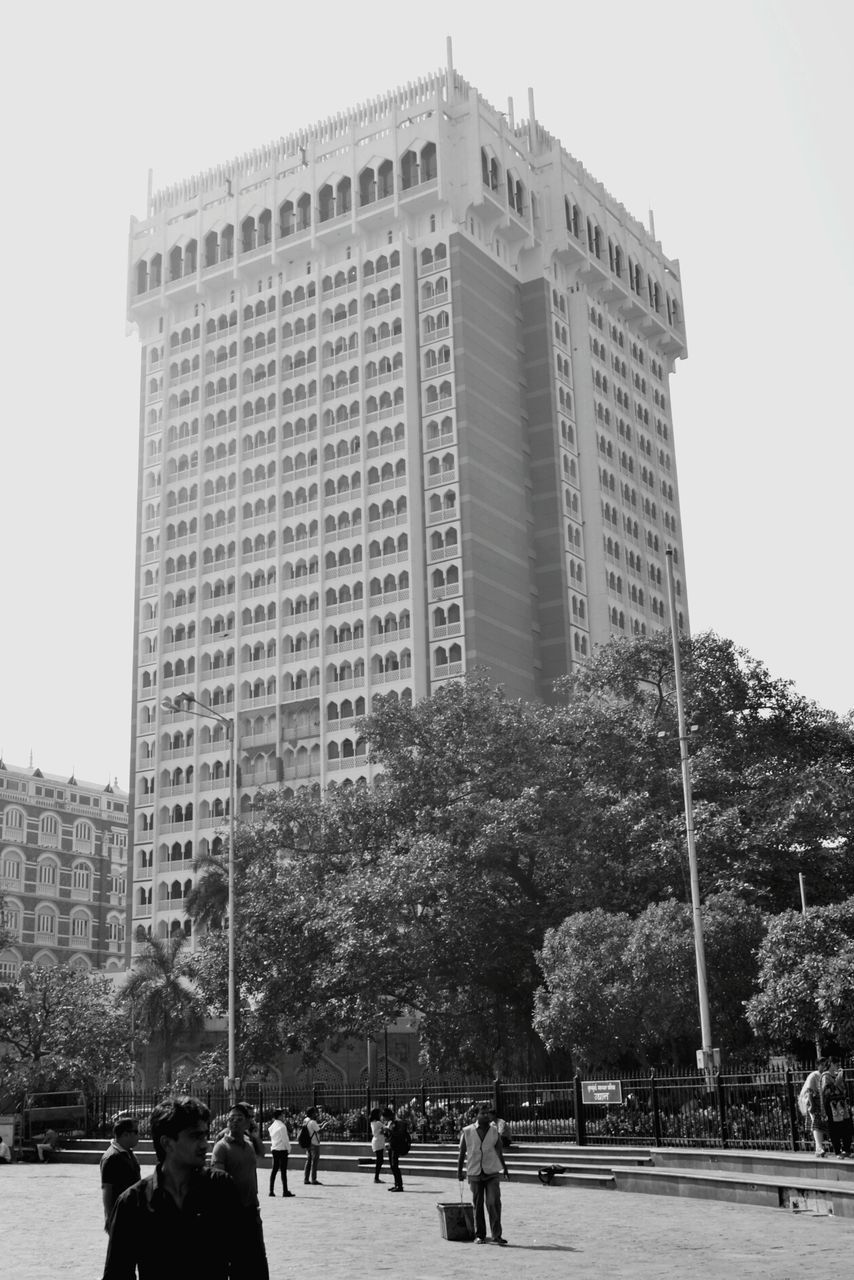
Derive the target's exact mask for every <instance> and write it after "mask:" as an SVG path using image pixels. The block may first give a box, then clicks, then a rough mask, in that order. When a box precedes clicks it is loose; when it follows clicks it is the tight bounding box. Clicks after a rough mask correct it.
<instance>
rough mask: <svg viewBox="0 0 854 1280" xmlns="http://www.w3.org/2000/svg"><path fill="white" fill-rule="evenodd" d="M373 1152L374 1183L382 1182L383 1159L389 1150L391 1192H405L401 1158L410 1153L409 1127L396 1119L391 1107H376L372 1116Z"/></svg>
mask: <svg viewBox="0 0 854 1280" xmlns="http://www.w3.org/2000/svg"><path fill="white" fill-rule="evenodd" d="M369 1120H370V1126H371V1151H373V1153H374V1182H382V1178H381V1177H380V1171H381V1169H382V1167H383V1157H384V1155H385V1152H386V1150H388V1165H389V1168H390V1169H391V1176H392V1178H393V1179H394V1185H393V1186H391V1187H389V1191H402V1190H403V1176H402V1174H401V1172H400V1157H401V1156H405V1155H406V1153H407V1152H408V1151H409V1146H410V1142H411V1139H410V1136H409V1126H408V1125H407V1123H406V1121H405V1120H403V1119H398V1118H397V1117H395V1114H394V1111H393V1110H392V1108H391V1107H383V1108H382V1110H380V1108H379V1107H374V1109H373V1111H372V1112H371V1114H370V1118H369Z"/></svg>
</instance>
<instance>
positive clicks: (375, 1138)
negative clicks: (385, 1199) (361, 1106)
mask: <svg viewBox="0 0 854 1280" xmlns="http://www.w3.org/2000/svg"><path fill="white" fill-rule="evenodd" d="M370 1120H371V1151H373V1153H374V1162H375V1163H374V1182H382V1178H381V1177H380V1169H381V1168H382V1167H383V1152H384V1151H385V1129H384V1128H383V1120H382V1112H381V1111H380V1109H379V1107H374V1109H373V1111H372V1112H371V1116H370Z"/></svg>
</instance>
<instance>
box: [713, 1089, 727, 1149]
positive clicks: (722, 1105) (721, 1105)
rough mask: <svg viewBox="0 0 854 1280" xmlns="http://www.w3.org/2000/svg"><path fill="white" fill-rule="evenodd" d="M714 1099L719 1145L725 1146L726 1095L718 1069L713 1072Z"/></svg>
mask: <svg viewBox="0 0 854 1280" xmlns="http://www.w3.org/2000/svg"><path fill="white" fill-rule="evenodd" d="M715 1100H716V1102H717V1107H718V1125H719V1127H720V1132H721V1146H722V1147H724V1148H726V1144H727V1123H726V1095H725V1094H724V1082H723V1077H722V1076H721V1073H720V1071H717V1072H716V1073H715Z"/></svg>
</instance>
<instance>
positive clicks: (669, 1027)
mask: <svg viewBox="0 0 854 1280" xmlns="http://www.w3.org/2000/svg"><path fill="white" fill-rule="evenodd" d="M703 915H704V938H705V953H706V967H707V973H708V987H709V1005H710V1008H711V1015H712V1025H713V1028H714V1033H715V1036H716V1043H721V1044H724V1045H726V1047H727V1049H728V1050H730V1051H732V1050H736V1051H738V1050H741V1049H744V1048H745V1047H746V1045H747V1044H748V1042H749V1039H750V1028H749V1026H748V1025H747V1022H746V1019H745V1016H744V1002H745V1001H746V1000H747V999H748V997H749V996H750V994H751V992H752V991H753V987H754V983H755V979H756V973H757V963H756V959H755V953H756V950H757V947H758V946H759V944H760V942H761V940H762V937H763V935H764V920H763V917H762V913H761V912H760V911H759V909H758V908H757V907H753V906H750V905H749V904H747V903H745V902H743V901H742V900H741V899H740V898H739V897H737V896H736V895H735V894H732V893H722V894H717V895H714V896H713V897H711V898H708V899H707V900H706V903H705V904H704V912H703ZM538 960H539V963H540V966H541V968H542V971H543V976H544V978H545V982H544V983H543V985H542V986H540V987H539V988H538V990H537V992H536V995H535V1000H534V1026H535V1028H536V1030H537V1031H538V1032H539V1034H540V1035H541V1036H542V1037H543V1040H544V1041H545V1043H546V1044H547V1045H548V1047H549V1048H550V1049H552V1050H561V1049H562V1050H564V1051H566V1052H567V1053H569V1054H570V1055H571V1056H572V1058H573V1060H574V1061H575V1062H576V1063H583V1064H585V1065H587V1066H599V1065H611V1064H614V1065H620V1064H623V1063H625V1064H627V1065H628V1064H632V1065H635V1064H638V1063H640V1064H641V1065H643V1066H649V1065H651V1064H652V1065H657V1064H659V1063H662V1062H663V1063H674V1062H680V1061H688V1060H689V1059H690V1058H692V1057H693V1053H694V1050H695V1049H697V1048H699V1046H700V1032H699V1009H698V997H697V977H696V960H695V950H694V930H693V921H692V913H691V908H690V907H689V906H688V905H687V904H686V903H682V902H676V901H674V900H673V899H671V900H670V901H668V902H660V903H654V904H652V905H651V906H648V907H647V908H646V910H644V911H642V912H641V914H640V915H638V916H635V917H634V918H632V917H630V916H629V915H627V914H625V913H621V914H618V915H612V914H609V913H608V912H605V911H601V910H596V911H589V912H587V911H582V912H578V913H576V914H575V915H572V916H570V917H569V918H568V919H567V920H565V921H564V922H563V923H562V924H561V925H560V926H559V927H558V928H557V929H549V930H547V931H546V936H545V940H544V943H543V948H542V951H541V952H540V953H539V955H538Z"/></svg>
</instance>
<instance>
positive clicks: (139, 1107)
mask: <svg viewBox="0 0 854 1280" xmlns="http://www.w3.org/2000/svg"><path fill="white" fill-rule="evenodd" d="M810 1069H811V1068H810V1067H809V1066H803V1067H801V1068H797V1069H795V1070H792V1069H782V1068H779V1069H778V1068H774V1069H768V1068H766V1067H758V1068H756V1069H750V1068H746V1069H743V1070H740V1071H727V1072H716V1073H714V1074H709V1075H705V1074H703V1073H702V1072H696V1071H670V1072H668V1073H659V1072H655V1071H651V1072H649V1073H647V1074H644V1075H641V1074H632V1075H627V1074H622V1075H621V1074H619V1073H613V1074H609V1073H607V1072H605V1073H603V1072H601V1071H597V1072H596V1073H586V1074H585V1079H588V1080H593V1079H596V1080H604V1079H609V1080H611V1081H614V1082H619V1085H620V1096H621V1099H622V1100H621V1101H620V1102H619V1103H616V1104H608V1105H598V1104H597V1105H589V1104H587V1103H586V1102H584V1101H583V1090H582V1084H583V1081H582V1077H581V1076H580V1075H576V1076H575V1077H574V1078H573V1079H569V1080H507V1081H505V1080H483V1079H481V1080H460V1079H456V1080H439V1079H434V1078H431V1079H422V1080H417V1081H409V1082H407V1083H406V1084H403V1085H397V1086H396V1087H395V1088H393V1089H390V1091H389V1094H386V1092H385V1089H384V1087H383V1086H382V1085H380V1086H378V1087H374V1088H369V1087H366V1086H362V1087H347V1086H343V1085H342V1086H335V1087H333V1086H330V1085H329V1084H328V1083H324V1082H321V1081H318V1082H316V1083H315V1084H313V1085H311V1086H307V1087H303V1088H299V1087H296V1086H294V1087H281V1086H279V1085H275V1084H263V1083H262V1084H246V1085H245V1086H244V1088H243V1090H242V1091H241V1096H242V1097H243V1098H245V1099H246V1101H248V1102H250V1103H252V1104H253V1106H254V1107H255V1108H256V1112H257V1114H258V1115H259V1117H260V1119H261V1120H262V1121H264V1122H266V1121H267V1120H269V1118H270V1115H271V1113H272V1110H273V1108H274V1107H285V1108H288V1109H290V1111H291V1112H292V1113H293V1115H294V1118H295V1120H296V1121H300V1120H301V1118H302V1116H303V1115H304V1113H305V1110H306V1108H308V1107H309V1106H312V1105H313V1106H317V1107H318V1108H319V1110H320V1112H321V1119H322V1120H323V1121H324V1135H325V1137H326V1138H327V1140H334V1141H364V1140H366V1139H367V1137H368V1136H369V1132H370V1131H369V1125H368V1116H369V1114H370V1111H371V1109H372V1107H376V1106H378V1107H384V1106H392V1107H393V1108H394V1109H395V1111H396V1112H397V1113H398V1114H401V1115H405V1116H407V1117H408V1118H409V1121H410V1124H411V1127H412V1130H413V1134H414V1136H415V1137H416V1139H418V1140H421V1141H424V1142H456V1141H457V1140H458V1137H459V1134H460V1131H461V1129H462V1127H463V1125H464V1124H467V1123H468V1122H469V1119H470V1117H471V1115H472V1113H473V1109H474V1106H475V1104H476V1103H477V1102H479V1101H482V1100H488V1101H489V1102H490V1104H491V1105H492V1106H494V1107H495V1109H496V1110H497V1112H498V1114H499V1115H500V1116H501V1117H502V1118H503V1119H504V1120H505V1121H506V1122H507V1125H508V1126H509V1133H510V1134H511V1138H512V1140H515V1141H523V1142H570V1143H577V1144H578V1145H579V1146H585V1145H606V1146H620V1145H622V1146H625V1145H637V1146H644V1147H649V1146H681V1147H691V1146H695V1147H727V1148H745V1149H746V1148H750V1149H758V1150H768V1151H779V1150H788V1151H798V1150H810V1149H811V1148H812V1139H811V1137H810V1136H809V1135H808V1134H807V1133H806V1132H805V1127H804V1122H803V1119H802V1117H801V1115H800V1113H799V1111H798V1108H797V1093H798V1091H799V1089H800V1085H801V1082H802V1081H803V1079H804V1078H805V1076H806V1075H807V1074H808V1072H809V1070H810ZM845 1075H846V1083H847V1084H848V1085H849V1086H850V1084H851V1082H852V1081H854V1070H852V1069H848V1070H847V1071H846V1073H845ZM194 1092H195V1093H196V1095H197V1096H198V1097H200V1098H202V1100H203V1101H204V1102H205V1103H206V1104H207V1106H208V1107H209V1109H210V1112H211V1117H212V1124H211V1128H212V1131H216V1130H217V1129H218V1128H221V1127H222V1126H223V1125H224V1123H225V1117H226V1115H227V1112H228V1095H227V1093H226V1092H225V1090H222V1089H219V1090H216V1089H214V1090H210V1089H204V1088H198V1089H196V1090H194ZM165 1093H166V1091H164V1090H163V1089H160V1090H140V1089H135V1090H131V1089H129V1088H128V1089H125V1090H121V1089H110V1090H107V1091H104V1092H103V1093H98V1094H96V1095H94V1096H92V1097H91V1098H90V1105H89V1125H88V1128H89V1136H95V1135H98V1136H108V1135H109V1133H110V1131H111V1128H112V1124H113V1122H114V1120H115V1118H116V1117H117V1116H118V1115H121V1114H123V1113H131V1114H134V1115H137V1116H138V1117H139V1118H140V1121H141V1128H142V1132H143V1135H144V1136H147V1128H148V1118H149V1116H150V1114H151V1110H152V1108H153V1107H154V1106H156V1104H157V1103H158V1102H159V1101H160V1100H161V1099H162V1098H163V1097H164V1096H165Z"/></svg>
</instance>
